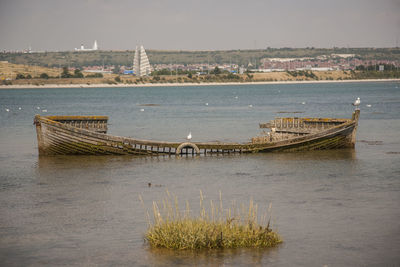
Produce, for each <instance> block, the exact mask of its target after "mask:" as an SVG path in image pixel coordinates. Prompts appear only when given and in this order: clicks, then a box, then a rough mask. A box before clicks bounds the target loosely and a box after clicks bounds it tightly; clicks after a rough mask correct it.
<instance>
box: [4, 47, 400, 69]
mask: <svg viewBox="0 0 400 267" xmlns="http://www.w3.org/2000/svg"><path fill="white" fill-rule="evenodd" d="M147 54H148V57H149V60H150V62H151V64H176V63H178V64H199V63H210V64H213V63H217V64H222V63H232V64H233V63H235V64H239V65H244V64H246V65H247V64H248V63H249V62H251V63H252V64H255V62H257V64H258V62H259V60H260V59H262V58H266V57H267V58H268V57H269V58H274V57H317V56H321V55H330V54H356V55H357V57H358V58H360V59H367V60H369V59H371V60H372V59H376V60H399V61H400V48H331V49H327V48H267V49H262V50H227V51H163V50H148V51H147ZM133 55H134V51H133V50H130V51H128V50H126V51H100V50H99V51H85V52H75V51H65V52H43V53H25V54H24V53H0V61H8V62H10V63H16V64H26V65H38V66H43V67H59V66H71V67H82V66H96V65H97V66H99V65H103V64H104V65H125V66H131V65H132V61H133Z"/></svg>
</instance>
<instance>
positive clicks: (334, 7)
mask: <svg viewBox="0 0 400 267" xmlns="http://www.w3.org/2000/svg"><path fill="white" fill-rule="evenodd" d="M94 40H97V42H98V45H99V47H100V48H101V49H107V50H108V49H113V50H119V49H134V47H135V45H137V44H143V45H144V46H145V47H146V48H147V49H167V50H214V49H217V50H222V49H254V48H266V47H268V46H270V47H307V46H308V47H311V46H314V47H333V46H338V47H347V46H349V47H394V46H396V44H397V45H400V0H276V1H275V0H264V1H262V0H196V1H192V0H142V1H137V0H62V1H61V0H0V49H1V50H3V49H25V48H28V47H29V46H31V47H32V49H33V50H52V51H54V50H73V49H74V48H75V47H79V46H80V44H81V43H83V44H84V45H85V47H90V46H92V45H93V42H94Z"/></svg>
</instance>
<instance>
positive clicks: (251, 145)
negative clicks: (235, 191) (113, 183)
mask: <svg viewBox="0 0 400 267" xmlns="http://www.w3.org/2000/svg"><path fill="white" fill-rule="evenodd" d="M359 116H360V110H358V109H357V110H355V111H354V113H353V116H352V118H351V119H331V118H276V119H274V120H272V121H271V122H269V123H265V124H260V128H269V129H270V131H268V132H264V133H263V135H261V136H257V137H254V138H252V139H251V141H250V142H247V143H220V142H203V143H200V142H184V143H180V142H161V141H150V140H140V139H134V138H128V137H120V136H113V135H109V134H107V121H108V117H106V116H40V115H36V116H35V119H34V123H35V125H36V133H37V139H38V149H39V155H79V154H80V155H129V154H133V155H176V154H177V155H179V154H214V153H249V152H273V151H304V150H320V149H333V148H345V147H346V148H349V147H350V148H352V147H354V145H355V141H356V131H357V124H358V118H359Z"/></svg>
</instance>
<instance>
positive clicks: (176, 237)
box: [140, 191, 282, 250]
mask: <svg viewBox="0 0 400 267" xmlns="http://www.w3.org/2000/svg"><path fill="white" fill-rule="evenodd" d="M140 199H141V201H142V202H143V200H142V198H141V197H140ZM270 209H271V205H270V206H269V208H268V212H269V211H270ZM147 216H148V223H149V228H148V230H147V232H146V234H145V238H146V240H147V241H148V242H149V244H150V246H152V247H164V248H169V249H179V250H183V249H192V250H193V249H202V248H239V247H273V246H276V245H277V244H279V243H281V242H282V240H281V238H280V236H279V235H278V234H277V233H275V232H273V231H272V230H271V228H270V218H269V219H268V221H267V211H266V213H265V214H264V216H263V218H262V219H261V222H260V223H259V222H258V205H257V204H254V202H253V201H252V200H250V203H249V206H248V208H245V206H244V205H241V207H240V208H238V207H236V203H235V202H233V203H232V205H231V207H230V208H228V209H225V210H224V208H223V205H222V194H221V192H220V195H219V204H215V203H214V202H213V201H212V200H210V204H209V209H208V210H207V209H206V208H205V204H204V196H203V193H202V192H201V191H200V212H199V215H197V216H193V215H192V212H191V209H190V206H189V203H188V202H187V201H186V204H185V208H184V209H183V210H181V209H180V208H179V204H178V199H177V197H176V196H173V195H171V194H170V193H169V192H168V191H167V196H166V197H165V199H164V200H163V201H162V203H161V207H160V206H159V205H158V204H157V203H156V202H153V221H151V220H150V215H149V213H147Z"/></svg>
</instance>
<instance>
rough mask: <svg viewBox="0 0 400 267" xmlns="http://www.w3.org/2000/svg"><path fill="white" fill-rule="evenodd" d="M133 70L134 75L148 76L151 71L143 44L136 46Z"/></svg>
mask: <svg viewBox="0 0 400 267" xmlns="http://www.w3.org/2000/svg"><path fill="white" fill-rule="evenodd" d="M133 72H134V74H135V75H136V76H148V75H150V73H151V72H152V68H151V66H150V62H149V58H148V57H147V54H146V51H145V50H144V47H143V45H142V46H140V49H139V47H137V46H136V49H135V57H134V58H133Z"/></svg>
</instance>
